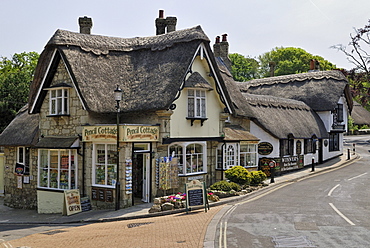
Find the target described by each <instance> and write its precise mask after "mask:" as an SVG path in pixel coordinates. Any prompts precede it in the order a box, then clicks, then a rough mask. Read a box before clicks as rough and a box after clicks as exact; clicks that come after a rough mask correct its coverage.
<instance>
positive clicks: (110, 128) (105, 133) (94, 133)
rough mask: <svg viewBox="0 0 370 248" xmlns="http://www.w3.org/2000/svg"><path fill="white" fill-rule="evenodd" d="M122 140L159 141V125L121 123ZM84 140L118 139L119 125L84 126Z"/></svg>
mask: <svg viewBox="0 0 370 248" xmlns="http://www.w3.org/2000/svg"><path fill="white" fill-rule="evenodd" d="M119 134H120V137H119V138H120V141H126V142H151V141H159V126H147V125H121V126H119ZM82 141H85V142H86V141H103V142H114V141H117V126H114V125H106V126H84V127H83V131H82Z"/></svg>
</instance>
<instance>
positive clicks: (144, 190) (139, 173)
mask: <svg viewBox="0 0 370 248" xmlns="http://www.w3.org/2000/svg"><path fill="white" fill-rule="evenodd" d="M150 175H151V171H150V144H149V143H134V154H133V159H132V184H133V185H132V194H133V198H134V199H133V203H134V205H135V204H139V203H142V202H150V181H151V180H150Z"/></svg>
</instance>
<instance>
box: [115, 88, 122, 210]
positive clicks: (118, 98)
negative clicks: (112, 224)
mask: <svg viewBox="0 0 370 248" xmlns="http://www.w3.org/2000/svg"><path fill="white" fill-rule="evenodd" d="M114 99H115V100H116V103H117V105H116V110H117V151H116V159H117V176H116V210H119V209H120V206H119V203H120V190H121V189H120V188H121V184H120V179H119V112H120V107H119V102H120V101H121V100H122V90H121V89H120V87H119V85H117V88H116V89H115V90H114Z"/></svg>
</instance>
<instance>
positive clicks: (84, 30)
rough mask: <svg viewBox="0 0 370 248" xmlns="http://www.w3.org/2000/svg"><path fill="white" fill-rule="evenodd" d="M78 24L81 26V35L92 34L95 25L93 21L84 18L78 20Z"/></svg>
mask: <svg viewBox="0 0 370 248" xmlns="http://www.w3.org/2000/svg"><path fill="white" fill-rule="evenodd" d="M78 24H79V25H80V33H81V34H91V27H92V25H93V23H92V19H91V18H89V17H87V16H84V17H80V18H78Z"/></svg>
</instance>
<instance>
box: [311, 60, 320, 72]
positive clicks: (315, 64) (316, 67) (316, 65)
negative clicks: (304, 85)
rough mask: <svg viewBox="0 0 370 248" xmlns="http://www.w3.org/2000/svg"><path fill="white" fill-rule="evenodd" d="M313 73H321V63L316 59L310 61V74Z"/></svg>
mask: <svg viewBox="0 0 370 248" xmlns="http://www.w3.org/2000/svg"><path fill="white" fill-rule="evenodd" d="M313 71H320V61H317V60H316V59H311V60H310V70H309V72H313Z"/></svg>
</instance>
